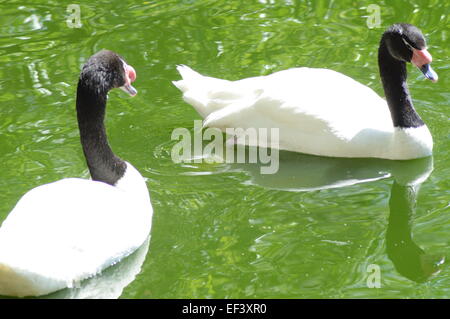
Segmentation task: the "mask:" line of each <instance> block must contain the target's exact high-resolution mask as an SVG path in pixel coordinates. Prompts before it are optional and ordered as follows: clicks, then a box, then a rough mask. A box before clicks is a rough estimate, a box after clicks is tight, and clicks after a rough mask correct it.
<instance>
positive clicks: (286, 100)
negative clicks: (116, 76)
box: [177, 68, 393, 156]
mask: <svg viewBox="0 0 450 319" xmlns="http://www.w3.org/2000/svg"><path fill="white" fill-rule="evenodd" d="M189 70H190V69H189ZM192 72H194V73H193V74H195V81H193V82H191V81H190V78H189V75H190V74H191V73H192ZM182 75H183V80H182V81H181V82H182V84H183V85H180V86H179V87H182V89H184V91H183V92H184V98H185V99H186V101H188V102H189V103H191V104H193V105H194V106H195V105H197V107H196V109H197V110H201V112H199V113H200V114H202V115H203V116H204V117H205V121H204V125H205V126H210V127H218V128H220V129H222V130H225V129H226V128H243V129H246V128H278V129H279V134H280V138H279V140H280V145H279V148H281V149H287V150H291V151H299V152H304V153H310V154H317V155H328V156H334V155H336V156H342V155H344V156H360V155H361V154H365V155H368V154H370V153H367V150H368V149H373V150H374V151H376V150H382V149H383V148H386V143H389V138H390V137H391V135H392V131H393V127H392V120H391V118H390V113H389V110H388V107H387V104H386V102H385V101H384V100H383V99H382V98H380V97H379V96H378V95H377V94H376V93H375V92H374V91H373V90H371V89H370V88H368V87H366V86H364V85H362V84H360V83H359V82H357V81H355V80H353V79H351V78H350V77H348V76H345V75H343V74H341V73H338V72H335V71H332V70H328V69H310V68H295V69H289V70H285V71H280V72H277V73H273V74H271V75H268V76H262V77H255V78H248V79H243V80H239V81H234V82H231V81H225V80H219V79H213V78H208V77H202V76H201V75H199V74H198V73H195V71H192V70H191V71H190V72H188V73H187V75H186V72H184V74H183V73H182ZM185 77H186V78H185ZM179 82H180V81H179ZM177 86H178V85H177ZM362 101H363V102H362ZM299 141H301V142H299ZM250 144H252V143H250ZM361 144H364V145H363V146H362V147H361ZM259 145H260V146H261V143H259Z"/></svg>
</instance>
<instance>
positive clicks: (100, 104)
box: [0, 50, 153, 296]
mask: <svg viewBox="0 0 450 319" xmlns="http://www.w3.org/2000/svg"><path fill="white" fill-rule="evenodd" d="M135 79H136V72H135V70H134V69H133V68H132V67H131V66H130V65H128V64H127V63H126V62H125V61H124V60H123V58H121V57H120V56H119V55H117V54H116V53H114V52H112V51H107V50H103V51H100V52H98V53H97V54H95V55H93V56H92V57H90V58H89V59H88V61H87V62H86V64H85V65H84V67H83V69H82V71H81V74H80V78H79V81H78V88H77V100H76V110H77V118H78V126H79V131H80V138H81V144H82V147H83V151H84V155H85V157H86V162H87V165H88V168H89V171H90V173H91V177H92V180H86V179H80V178H65V179H62V180H59V181H57V182H53V183H50V184H45V185H42V186H38V187H36V188H34V189H32V190H30V191H29V192H28V193H26V194H25V195H24V196H23V197H22V198H21V199H20V200H19V202H18V203H17V205H16V206H15V207H14V209H13V210H12V211H11V213H10V214H9V215H8V216H7V218H6V220H5V221H4V222H3V224H2V226H1V228H0V295H10V296H37V295H45V294H48V293H51V292H54V291H57V290H59V289H62V288H65V287H73V286H76V285H77V283H78V282H80V281H81V280H83V279H86V278H89V277H92V276H94V275H96V274H97V273H99V272H101V271H102V270H103V269H105V268H106V267H109V266H111V265H113V264H115V263H117V262H119V261H120V260H121V259H123V258H124V257H126V256H128V255H129V254H131V253H132V252H133V251H135V250H136V249H137V248H139V246H140V245H142V244H143V243H144V242H145V240H146V239H147V238H148V236H149V233H150V229H151V223H152V212H153V211H152V205H151V203H150V197H149V193H148V189H147V186H146V183H145V180H144V178H143V177H142V176H141V174H140V173H139V172H138V171H137V170H136V169H135V168H134V167H133V166H132V165H131V164H130V163H128V162H126V161H123V160H122V159H120V158H119V157H117V156H116V155H115V154H114V153H113V151H112V150H111V148H110V146H109V143H108V140H107V136H106V131H105V126H104V123H103V121H104V116H105V108H106V101H107V94H108V92H109V91H110V90H111V89H113V88H118V87H120V88H122V89H123V90H124V91H126V92H127V93H128V94H130V95H132V96H133V95H135V94H136V93H137V91H136V90H135V89H134V88H133V86H132V85H131V83H132V82H133V81H134V80H135Z"/></svg>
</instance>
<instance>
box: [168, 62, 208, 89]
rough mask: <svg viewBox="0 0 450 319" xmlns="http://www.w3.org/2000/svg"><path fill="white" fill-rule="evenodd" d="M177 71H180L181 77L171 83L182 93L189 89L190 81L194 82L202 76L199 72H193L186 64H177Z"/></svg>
mask: <svg viewBox="0 0 450 319" xmlns="http://www.w3.org/2000/svg"><path fill="white" fill-rule="evenodd" d="M177 71H178V73H180V75H181V77H182V79H181V80H179V81H172V83H173V85H175V86H176V87H177V88H178V89H179V90H180V91H182V92H183V93H184V92H186V91H188V90H189V87H190V84H189V83H190V82H191V83H195V82H197V81H199V80H201V79H202V78H203V76H202V75H201V74H200V73H198V72H195V71H194V70H192V69H191V68H190V67H188V66H187V65H183V64H181V65H177Z"/></svg>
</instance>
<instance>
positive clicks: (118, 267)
mask: <svg viewBox="0 0 450 319" xmlns="http://www.w3.org/2000/svg"><path fill="white" fill-rule="evenodd" d="M149 242H150V237H148V238H147V239H146V241H145V242H144V243H143V244H142V246H140V247H139V248H138V249H137V250H136V251H134V252H133V253H132V254H131V255H129V256H127V257H126V258H125V259H123V260H122V261H120V262H118V263H117V264H115V265H113V266H111V267H109V268H107V269H105V270H104V271H103V272H102V273H101V274H98V275H96V276H94V277H92V278H90V279H86V280H83V281H82V282H81V283H79V285H78V286H77V287H74V288H66V289H63V290H59V291H57V292H54V293H52V294H49V295H46V296H41V297H39V298H43V299H117V298H119V297H120V296H121V295H122V292H123V290H124V289H125V287H127V286H128V285H129V284H130V283H132V282H133V281H134V280H135V278H136V276H137V275H138V274H139V273H140V272H141V268H142V265H143V264H144V261H145V257H146V256H147V253H148V248H149Z"/></svg>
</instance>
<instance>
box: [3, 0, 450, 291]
mask: <svg viewBox="0 0 450 319" xmlns="http://www.w3.org/2000/svg"><path fill="white" fill-rule="evenodd" d="M374 2H375V1H374ZM70 3H71V2H70V1H69V2H67V3H64V4H62V2H61V1H32V2H21V1H1V2H0V21H1V23H0V112H1V113H0V114H1V117H0V162H1V165H2V166H1V168H2V169H1V170H0V222H1V221H3V220H4V219H5V218H6V216H7V214H8V213H9V211H10V210H11V209H12V208H13V207H14V205H15V203H16V202H17V200H18V199H19V198H20V196H22V195H23V194H24V193H25V192H26V191H27V190H29V189H31V188H32V187H35V186H37V185H40V184H43V183H48V182H52V181H55V180H58V179H61V178H65V177H86V178H87V177H88V176H89V175H88V171H87V169H86V166H85V162H84V158H83V156H82V152H81V147H80V145H79V137H78V130H77V124H76V116H75V110H74V105H75V90H76V87H75V86H76V83H77V77H78V74H79V71H80V67H81V65H82V64H83V63H84V62H85V61H86V59H87V58H88V57H89V56H90V55H92V54H93V53H95V52H97V51H99V50H100V49H102V48H108V49H110V50H114V51H116V52H118V53H120V54H121V55H122V56H123V57H124V58H125V59H126V60H127V62H128V63H129V64H130V65H132V66H133V67H134V68H135V69H136V71H137V81H136V82H135V87H136V88H137V89H138V91H139V94H138V95H137V96H136V97H135V98H133V99H130V98H128V97H126V95H125V94H124V93H122V92H120V91H115V92H111V93H110V98H109V107H108V110H107V123H106V124H107V128H108V134H109V138H110V142H111V144H112V147H113V149H114V151H115V152H116V153H117V154H118V155H119V156H120V157H122V158H124V159H126V160H127V161H129V162H131V163H133V165H134V166H135V167H136V168H138V169H139V170H140V172H141V173H142V175H143V176H144V177H145V178H146V179H147V185H148V188H149V190H150V193H151V197H152V203H153V207H154V217H153V229H152V235H151V241H150V245H149V250H148V252H146V251H145V250H144V251H143V252H142V251H141V255H139V256H138V255H136V256H137V257H136V256H134V257H132V258H131V259H130V260H126V261H124V262H123V264H122V265H118V266H116V267H115V268H113V269H109V270H107V271H106V272H105V273H104V274H103V276H99V277H98V278H95V280H97V281H98V282H100V283H101V282H102V281H103V283H104V284H105V283H106V284H105V287H107V288H105V289H110V287H111V286H112V285H114V283H116V284H117V285H118V286H120V282H122V281H121V279H120V278H121V277H126V276H129V274H127V272H131V273H132V271H129V269H131V268H133V267H134V268H136V269H138V270H139V266H140V265H141V264H142V262H143V264H142V269H141V271H140V273H139V274H138V275H137V276H136V279H135V280H134V281H132V282H131V283H130V284H128V285H127V282H126V280H125V281H124V282H125V284H123V285H124V286H125V287H118V288H117V291H118V293H117V295H121V297H122V298H341V297H345V298H368V297H374V298H442V297H444V298H449V297H450V268H449V267H448V264H447V263H446V262H444V263H442V261H443V260H447V257H449V255H450V251H449V242H450V240H449V233H450V214H449V212H450V209H449V199H450V196H449V195H450V193H449V189H450V187H449V186H450V185H449V178H448V177H449V175H450V168H449V165H448V162H449V159H450V152H449V143H448V140H449V133H448V132H449V131H448V128H447V124H448V114H449V110H448V101H449V99H450V95H449V93H448V86H449V79H448V77H449V73H450V72H449V68H450V63H449V62H448V56H449V47H448V36H449V20H448V13H449V8H450V4H449V3H448V1H438V0H429V1H427V0H420V1H419V0H409V1H400V0H398V1H376V3H377V4H378V5H379V7H380V9H381V25H380V26H379V27H375V28H372V29H370V28H368V26H367V23H366V22H367V16H368V14H369V13H368V11H367V6H368V5H369V4H371V3H372V2H371V1H356V0H340V1H332V0H328V1H325V0H323V1H321V0H317V1H312V0H311V1H295V0H284V1H279V0H260V1H253V0H252V1H250V0H249V1H237V0H215V1H213V0H211V1H207V0H201V1H200V0H199V1H195V0H184V1H183V0H177V1H175V0H172V1H137V2H131V1H96V4H92V2H91V1H89V2H88V1H77V4H79V5H80V8H81V23H82V26H81V27H80V28H69V27H68V25H67V23H66V19H67V16H68V15H69V13H68V12H67V11H66V9H67V5H68V4H70ZM394 22H409V23H412V24H415V25H417V26H418V27H419V28H421V29H422V30H423V32H424V34H425V35H426V36H427V37H428V39H429V51H430V53H431V54H432V55H433V58H434V61H433V66H434V69H435V70H436V72H437V73H438V74H439V77H440V80H439V82H438V83H435V84H433V83H431V82H430V81H425V80H424V79H423V77H422V76H421V75H420V72H418V71H417V70H414V69H412V68H409V84H410V88H411V92H412V95H413V99H414V103H415V106H416V108H417V110H418V111H419V113H420V115H421V116H422V118H423V119H424V120H425V122H426V123H427V124H428V126H429V128H430V130H431V132H432V135H433V138H434V147H435V148H434V157H433V158H432V159H425V160H420V161H412V162H407V163H399V162H390V161H379V160H351V159H348V160H338V159H324V158H318V157H313V156H306V155H300V154H292V153H287V152H283V153H281V154H280V156H281V159H280V171H279V173H278V174H276V175H271V176H269V175H267V176H262V175H260V174H258V169H259V167H258V165H257V164H253V165H252V164H248V165H238V164H206V163H201V164H195V163H184V164H174V163H173V162H172V160H171V156H170V153H171V149H172V146H173V145H174V144H175V143H176V141H171V139H170V136H171V133H172V131H173V129H174V128H177V127H185V128H187V129H189V130H191V131H192V130H193V125H194V122H193V121H194V120H197V119H199V118H200V117H199V116H198V115H197V113H196V112H195V111H194V110H193V109H192V108H191V107H190V106H189V105H187V104H186V103H184V102H183V101H182V99H181V97H180V93H179V91H178V90H177V89H176V88H175V87H174V86H172V84H171V81H172V80H176V79H178V78H179V75H178V74H177V72H176V69H175V66H176V65H177V64H187V65H189V66H191V67H193V68H194V69H196V70H198V71H200V72H202V73H204V74H207V75H211V76H215V77H221V78H226V79H230V80H235V79H239V78H243V77H250V76H256V75H263V74H269V73H271V72H274V71H278V70H283V69H286V68H290V67H294V66H312V67H325V68H330V69H334V70H337V71H340V72H342V73H345V74H347V75H349V76H351V77H352V78H354V79H356V80H358V81H360V82H362V83H363V84H366V85H368V86H370V87H372V88H373V89H374V90H376V91H377V92H378V93H379V94H383V92H382V89H381V85H380V80H379V76H378V69H377V64H376V51H377V45H378V41H379V37H380V34H381V33H382V31H383V30H384V29H385V28H386V27H387V26H389V25H390V24H392V23H394ZM433 168H434V169H433ZM421 176H422V179H423V180H424V181H423V182H422V183H421V185H416V186H414V187H413V186H405V184H407V183H408V179H414V177H418V178H420V177H421ZM346 184H349V185H346ZM339 186H340V187H339ZM419 186H420V191H419V190H418V188H419ZM144 257H145V261H143V260H144ZM133 258H134V259H133ZM127 262H128V264H131V266H129V265H128V264H126V263H127ZM133 263H134V264H133ZM370 265H375V266H374V267H378V268H376V269H378V270H379V272H378V273H379V275H380V277H379V278H380V279H381V288H369V287H368V284H367V282H368V279H370V278H372V277H370V278H369V276H370V275H371V274H372V273H371V272H370V270H371V269H372V268H371V267H373V266H370ZM368 271H369V272H368ZM131 278H132V275H131ZM130 281H131V279H130ZM369 282H370V280H369ZM93 285H94V284H92V286H93ZM86 287H88V288H86ZM83 288H85V290H86V291H85V293H86V294H85V295H89V296H91V297H95V296H101V295H102V291H101V290H100V291H97V292H95V291H94V292H93V291H89V282H88V283H85V284H84V286H83V287H82V289H83ZM122 288H123V291H122V292H121V289H122ZM82 289H81V290H82ZM78 290H80V289H78ZM76 293H77V290H76V289H72V290H69V289H67V290H65V291H62V292H60V293H59V295H58V294H56V295H54V297H58V296H59V297H61V296H62V297H71V296H72V297H73V296H75V295H76Z"/></svg>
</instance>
